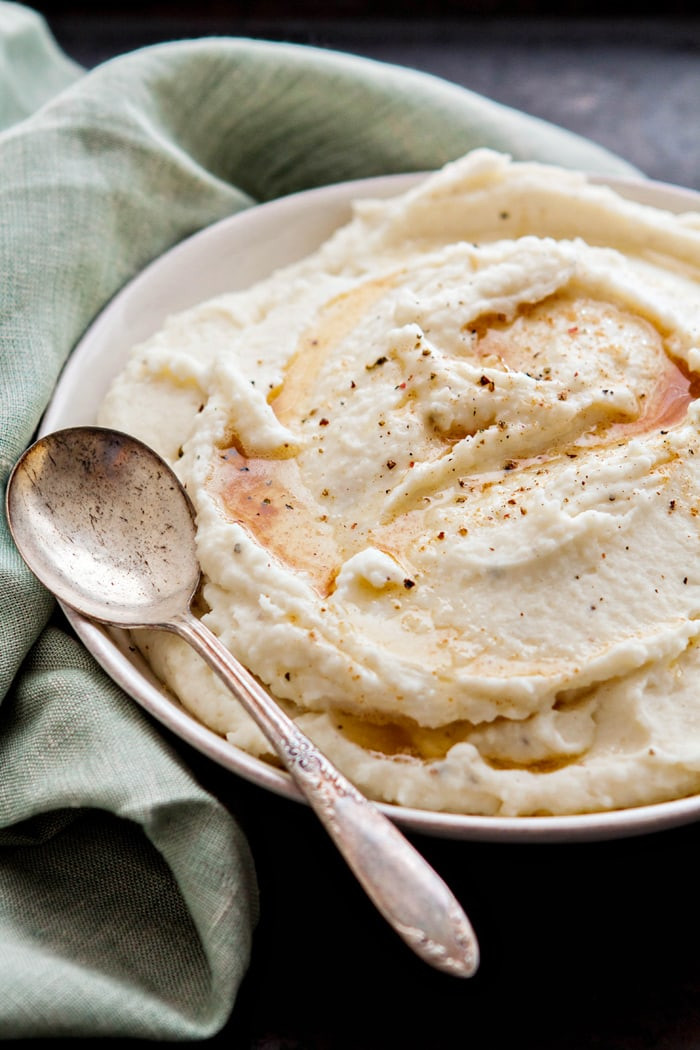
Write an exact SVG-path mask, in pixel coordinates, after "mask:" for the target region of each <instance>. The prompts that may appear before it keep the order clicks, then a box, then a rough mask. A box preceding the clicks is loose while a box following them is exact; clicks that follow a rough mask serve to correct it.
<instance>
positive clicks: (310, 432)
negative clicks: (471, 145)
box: [100, 150, 700, 815]
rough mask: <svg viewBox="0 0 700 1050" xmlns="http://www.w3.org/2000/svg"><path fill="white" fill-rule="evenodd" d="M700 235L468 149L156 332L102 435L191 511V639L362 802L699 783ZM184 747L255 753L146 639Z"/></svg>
mask: <svg viewBox="0 0 700 1050" xmlns="http://www.w3.org/2000/svg"><path fill="white" fill-rule="evenodd" d="M699 278H700V217H699V216H698V215H685V216H675V215H672V214H670V213H667V212H661V211H659V210H655V209H652V208H649V207H645V206H641V205H638V204H634V203H631V202H628V201H625V200H623V199H622V198H621V197H619V196H617V195H616V194H615V193H614V192H613V191H612V190H610V189H607V188H603V187H600V186H596V185H591V184H589V183H588V182H587V180H586V179H585V178H584V177H583V176H582V175H579V174H576V173H571V172H565V171H563V170H559V169H555V168H551V167H545V166H542V165H538V164H524V163H512V162H511V161H510V160H509V159H508V158H507V157H505V156H502V155H500V154H497V153H493V152H491V151H487V150H478V151H475V152H474V153H472V154H470V155H468V156H466V157H465V158H463V159H462V160H460V161H458V162H456V163H454V164H450V165H448V166H447V167H446V168H445V169H443V170H442V171H441V172H439V173H437V174H435V175H433V176H431V177H429V178H428V179H427V180H426V181H424V182H421V184H420V185H419V186H418V187H417V188H415V189H413V190H411V191H410V192H408V193H407V194H405V195H403V196H401V197H399V198H396V199H392V200H391V201H388V202H387V201H364V202H360V203H358V204H357V206H356V208H355V212H354V218H353V219H352V221H351V222H350V224H349V225H348V226H346V227H345V228H343V229H341V230H340V231H338V232H337V233H336V234H335V235H334V236H333V237H332V238H331V239H330V240H329V241H328V242H327V243H326V244H324V245H323V247H321V248H320V249H319V250H318V251H317V252H316V253H315V254H314V255H313V256H311V257H310V258H308V259H306V260H304V261H303V262H301V263H298V264H295V265H293V266H291V267H288V268H286V269H284V270H282V271H279V272H277V273H275V274H273V275H272V276H271V277H270V278H269V279H268V280H265V281H263V282H262V283H260V284H258V285H256V286H255V287H254V288H252V289H250V290H249V291H246V292H242V293H236V294H230V295H223V296H220V297H218V298H217V299H215V300H213V301H211V302H208V303H205V304H203V305H201V306H199V307H196V308H194V309H191V310H188V311H186V312H184V313H182V314H180V315H178V316H174V317H172V318H171V319H170V320H169V321H168V322H167V324H166V325H165V327H164V328H163V330H162V331H160V332H159V333H158V334H156V335H155V336H154V337H153V338H151V339H150V340H149V341H147V342H146V343H144V344H142V345H140V346H138V347H136V348H135V349H134V351H133V353H132V354H131V357H130V359H129V362H128V364H127V366H126V368H125V370H124V371H123V373H122V374H121V375H120V377H119V378H118V379H117V381H116V382H115V384H114V385H113V387H112V389H111V391H110V393H109V395H108V397H107V399H106V401H105V403H104V405H103V406H102V409H101V413H100V422H101V423H102V424H105V425H110V426H115V427H118V428H120V429H123V430H127V431H130V432H132V433H134V434H136V435H138V436H139V437H141V438H143V439H144V440H145V441H147V442H149V443H150V444H151V445H153V446H154V447H155V448H157V449H158V450H159V451H160V452H161V453H162V454H163V455H164V456H165V457H166V458H167V459H168V460H169V461H170V462H171V463H172V464H173V465H174V466H175V469H176V470H177V472H178V474H179V476H180V477H181V479H182V480H183V482H184V483H185V484H186V486H187V489H188V492H189V494H190V496H191V498H192V500H193V501H194V505H195V507H196V511H197V526H198V552H199V557H200V560H201V564H202V568H203V572H204V577H205V583H204V586H203V589H202V595H201V610H202V615H203V617H204V619H205V620H206V622H207V623H208V625H209V626H210V627H211V628H212V630H214V632H215V633H216V634H218V635H219V636H220V637H221V638H222V639H223V641H224V642H225V644H226V645H227V646H229V647H230V648H231V650H232V651H233V652H235V654H236V655H237V656H238V657H239V658H240V659H241V660H242V661H243V662H244V663H245V664H246V665H247V666H248V667H249V668H250V669H251V670H252V671H253V672H254V673H255V674H256V675H258V676H259V677H260V678H261V679H262V681H263V682H265V683H266V684H267V685H268V686H269V688H270V689H271V690H272V692H273V693H274V694H275V696H276V697H278V698H279V700H280V702H282V703H283V705H284V706H285V708H286V709H287V710H289V711H290V713H291V714H292V715H293V716H294V717H295V718H296V719H297V720H298V722H299V724H300V725H301V726H302V728H303V729H304V730H305V731H306V732H307V733H308V734H309V735H310V736H311V737H312V738H314V739H315V740H316V741H317V742H318V744H319V745H320V746H321V747H322V748H323V749H324V750H326V752H327V753H328V754H329V755H330V756H331V757H332V758H333V759H334V760H335V761H336V762H337V763H338V764H339V765H340V766H341V767H342V768H343V769H344V770H345V771H346V772H347V773H348V774H349V776H350V777H352V778H353V779H354V780H355V781H356V782H357V783H358V785H359V786H360V787H361V788H362V789H363V790H364V791H366V792H368V793H369V794H370V795H372V796H373V797H375V798H378V799H382V800H386V801H389V802H396V803H399V804H403V805H407V806H415V807H424V808H429V809H435V810H446V811H454V812H463V813H477V814H500V815H517V814H523V815H524V814H544V813H546V814H551V813H577V812H585V811H595V810H601V809H608V808H616V807H622V806H633V805H638V804H641V803H647V802H654V801H659V800H663V799H668V798H673V797H677V796H682V795H686V794H690V793H694V792H696V791H698V790H699V789H700V648H699V646H698V634H699V632H700V561H699V558H698V552H699V551H700V524H699V521H700V519H699V517H698V515H699V513H700V477H699V471H698V464H700V441H699V440H698V426H699V421H700V404H699V403H698V401H696V400H695V398H696V395H697V394H698V391H700V386H698V380H697V376H696V370H697V369H699V368H700V285H699V283H698V282H699ZM140 644H141V646H142V648H143V650H144V652H145V653H146V655H147V657H148V659H149V660H150V662H151V663H152V666H153V667H154V669H155V671H156V673H157V674H158V675H159V676H160V677H161V678H162V679H163V680H164V681H165V682H166V683H167V684H168V686H169V687H170V688H171V689H172V690H173V691H174V692H175V693H176V694H177V695H178V696H179V697H180V698H181V700H182V702H183V703H184V704H185V705H186V706H187V707H188V708H189V709H190V710H191V711H192V712H193V713H194V714H195V715H196V716H197V717H198V718H200V719H201V720H202V721H203V722H205V723H207V724H208V725H209V726H211V727H212V728H213V729H215V730H216V731H218V732H220V733H222V734H225V735H226V736H227V737H228V738H229V740H230V741H231V742H232V743H233V744H235V745H237V746H239V747H241V748H243V749H245V750H247V751H250V752H252V753H253V754H256V755H261V756H267V755H268V753H269V747H268V745H267V744H266V742H265V740H264V738H263V737H262V735H261V734H260V733H259V731H258V730H257V729H256V728H255V726H254V725H253V724H252V722H251V721H250V720H249V718H248V717H247V716H246V715H245V714H244V713H243V712H242V711H241V710H240V708H239V706H238V705H237V704H236V702H235V701H233V700H232V699H231V698H230V697H229V695H228V694H227V693H226V692H225V691H224V690H223V688H222V687H221V686H220V685H219V684H218V683H217V681H216V680H215V679H214V678H213V676H212V674H211V672H210V671H209V670H208V669H207V668H206V667H205V666H204V665H203V664H202V662H201V661H200V660H199V658H198V657H197V656H195V655H194V654H193V653H192V652H191V650H190V649H189V648H188V647H187V646H186V645H185V644H184V643H181V642H180V641H178V640H177V639H176V638H174V637H172V636H170V635H166V634H158V635H155V636H154V635H144V636H143V637H141V638H140Z"/></svg>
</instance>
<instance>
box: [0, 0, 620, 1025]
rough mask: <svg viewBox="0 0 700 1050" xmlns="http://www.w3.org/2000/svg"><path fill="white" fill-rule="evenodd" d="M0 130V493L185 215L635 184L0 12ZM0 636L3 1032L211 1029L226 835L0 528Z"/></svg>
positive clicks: (264, 56) (243, 849)
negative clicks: (471, 183) (334, 185)
mask: <svg viewBox="0 0 700 1050" xmlns="http://www.w3.org/2000/svg"><path fill="white" fill-rule="evenodd" d="M0 123H2V125H3V127H4V130H1V131H0V172H1V173H2V174H1V177H0V420H1V421H0V470H1V471H2V482H3V486H4V484H5V482H6V480H7V476H8V473H9V471H10V469H11V466H12V464H13V463H14V461H15V460H16V458H17V457H18V456H19V454H20V453H21V451H22V449H23V448H24V447H25V446H26V445H27V444H28V442H29V441H30V439H31V437H32V435H33V433H34V431H35V429H36V427H37V424H38V423H39V420H40V417H41V414H42V412H43V410H44V408H45V406H46V404H47V402H48V401H49V399H50V397H51V393H52V389H53V387H54V384H55V382H56V379H57V377H58V374H59V371H60V369H61V367H62V365H63V363H64V362H65V360H66V358H67V357H68V355H69V354H70V352H71V349H72V347H73V346H74V345H75V343H76V341H77V340H78V338H79V337H80V335H81V333H82V332H83V331H84V330H85V328H86V326H87V325H88V324H89V323H90V322H91V320H92V319H93V318H94V317H95V315H96V314H97V313H98V312H99V310H100V309H101V308H102V307H103V306H104V305H105V304H106V303H107V302H108V300H109V299H110V297H111V296H113V295H114V293H115V292H116V291H117V290H118V289H119V288H120V287H121V286H122V285H123V284H124V282H125V281H127V280H128V279H129V278H130V277H132V276H133V275H134V274H136V273H137V272H138V271H139V270H140V269H141V268H142V267H143V266H144V265H145V264H146V263H148V262H149V260H151V259H153V258H154V257H155V256H157V255H158V254H159V253H161V252H163V251H164V250H165V249H167V248H168V247H170V246H171V245H173V244H174V243H176V242H177V241H179V240H181V239H182V238H183V237H185V236H187V235H188V234H190V233H192V232H194V231H195V230H198V229H200V228H201V227H202V226H205V225H206V224H208V223H211V222H213V221H214V220H217V219H220V218H222V217H223V216H226V215H229V214H230V213H232V212H235V211H237V210H240V209H242V208H246V207H249V206H250V205H251V204H254V203H255V202H257V201H262V200H269V199H270V198H274V197H277V196H279V195H282V194H285V193H290V192H292V191H295V190H299V189H304V188H309V187H312V186H317V185H320V184H324V183H330V182H335V181H339V180H342V179H347V178H357V177H360V176H369V175H376V174H381V173H389V172H396V171H404V170H417V169H423V168H434V167H436V166H438V165H441V164H443V163H444V162H445V161H447V160H448V159H450V158H453V157H456V156H458V155H459V154H461V153H463V152H466V151H467V150H468V149H470V148H471V147H474V146H478V145H488V146H492V147H494V148H497V149H501V150H504V151H507V152H509V153H511V154H513V155H514V156H516V157H524V158H533V159H539V160H547V161H554V162H559V163H562V164H567V165H569V166H573V167H583V168H586V169H589V170H597V171H600V172H608V173H625V172H629V171H630V170H631V169H630V168H629V166H628V165H626V164H624V163H623V162H622V161H620V160H618V159H617V158H615V157H613V156H611V155H610V154H608V153H606V152H605V151H604V150H602V149H600V148H599V147H597V146H595V145H593V144H592V143H589V142H585V141H582V140H581V139H579V138H577V137H575V136H573V135H571V134H569V133H567V132H564V131H562V130H560V129H557V128H553V127H551V126H549V125H546V124H544V123H542V122H540V121H537V120H535V119H533V118H531V117H528V116H525V115H524V114H520V113H516V112H513V111H512V110H509V109H506V108H504V107H502V106H499V105H497V104H495V103H493V102H491V101H489V100H486V99H483V98H480V97H478V96H475V95H474V94H472V93H470V92H468V91H466V90H463V89H461V88H458V87H456V86H454V85H451V84H449V83H447V82H443V81H441V80H439V79H436V78H434V77H429V76H426V75H423V74H418V73H415V72H413V71H410V70H407V69H400V68H397V67H392V66H386V65H382V64H380V63H376V62H371V61H368V60H363V59H358V58H353V57H350V56H347V55H341V54H335V53H331V52H324V51H322V50H317V49H313V48H304V47H299V46H289V45H282V44H270V43H265V42H262V41H254V40H241V39H227V38H224V39H203V40H198V41H183V42H176V43H172V44H165V45H159V46H156V47H152V48H147V49H144V50H141V51H138V52H135V53H132V54H128V55H125V56H122V57H119V58H117V59H115V60H113V61H110V62H107V63H105V64H104V65H103V66H101V67H99V68H97V69H95V70H93V71H92V72H89V73H84V72H83V71H82V70H81V69H79V68H78V67H77V66H76V65H75V64H74V63H72V62H71V61H69V60H68V59H67V58H66V57H65V56H64V55H62V54H61V53H60V51H59V49H58V48H57V46H56V45H55V43H54V42H53V40H52V38H51V36H50V34H49V32H48V30H47V28H46V26H45V24H44V22H43V20H42V19H41V18H40V17H39V16H38V15H37V14H36V13H34V12H32V11H31V10H29V9H27V8H24V7H21V6H19V5H16V4H10V3H0ZM0 624H1V630H2V639H3V641H2V652H1V653H0V699H1V700H2V703H1V705H0V943H2V945H3V951H2V952H1V953H0V1038H5V1039H8V1038H18V1037H36V1036H42V1035H49V1036H60V1035H63V1036H66V1035H68V1036H87V1035H91V1036H98V1037H104V1036H131V1037H141V1038H152V1039H197V1038H205V1037H206V1036H209V1035H211V1034H212V1033H214V1032H216V1031H217V1030H219V1029H220V1028H221V1027H222V1026H223V1024H224V1023H225V1021H226V1019H227V1017H228V1016H229V1013H230V1011H231V1009H232V1007H233V1005H234V1003H235V997H236V993H237V990H238V988H239V985H240V982H241V979H242V976H243V974H244V973H245V970H246V966H247V963H248V960H249V951H250V944H251V936H252V931H253V928H254V924H255V918H256V907H257V903H256V888H255V876H254V870H253V865H252V861H251V858H250V856H249V852H248V848H247V845H246V842H245V840H244V839H243V836H242V835H241V833H240V831H239V829H238V827H237V825H236V823H235V822H234V820H233V819H232V817H231V815H230V814H229V813H228V812H227V811H226V809H225V808H224V807H222V806H221V805H220V804H219V803H218V802H217V801H216V800H215V799H214V798H212V797H211V796H210V795H209V794H207V793H206V792H205V791H204V790H203V789H202V787H201V786H200V785H199V784H198V783H197V782H196V780H195V779H194V777H193V776H192V775H191V773H190V772H189V771H188V770H187V769H186V768H184V766H183V763H182V761H181V759H180V758H179V757H178V756H177V754H175V753H173V751H172V750H171V748H170V746H169V745H168V744H167V743H166V742H165V740H164V739H163V737H162V735H161V734H160V733H159V731H158V730H157V729H155V728H154V727H153V726H152V725H151V724H150V722H149V721H148V720H147V719H146V717H145V715H143V714H142V713H141V712H140V711H139V709H137V707H136V705H135V704H133V703H132V702H131V701H130V700H128V699H127V698H126V697H125V696H124V695H123V694H122V693H121V692H120V691H119V689H118V688H117V687H116V686H114V685H113V684H112V683H111V682H110V681H109V680H108V679H107V678H106V677H105V675H104V674H103V673H102V672H101V671H100V670H99V669H98V668H97V666H96V665H95V663H94V662H93V661H92V658H91V657H90V656H89V655H88V654H87V653H86V652H85V651H84V650H83V649H82V648H81V646H80V645H79V644H78V642H77V641H76V640H75V639H74V637H72V636H71V634H70V632H69V630H68V629H67V628H66V627H65V624H64V622H63V621H62V620H61V619H60V617H57V616H53V620H52V602H51V600H50V599H49V597H48V596H47V594H46V593H45V592H44V591H43V590H42V588H41V587H40V586H39V585H38V584H37V583H36V581H35V580H34V578H33V577H32V575H31V574H30V573H29V572H28V570H27V569H26V568H25V567H24V564H23V563H22V562H21V559H20V558H19V556H18V555H17V553H16V551H15V549H14V547H13V545H12V542H11V540H10V537H9V534H8V531H7V527H6V523H5V521H4V516H3V518H2V521H1V522H0ZM234 790H235V785H232V791H234Z"/></svg>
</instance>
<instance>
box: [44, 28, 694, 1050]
mask: <svg viewBox="0 0 700 1050" xmlns="http://www.w3.org/2000/svg"><path fill="white" fill-rule="evenodd" d="M50 23H51V25H52V27H53V29H54V31H55V33H56V36H57V38H58V40H59V41H60V42H61V43H62V45H63V46H64V47H65V49H66V50H67V51H68V52H69V53H70V54H71V55H73V57H75V58H77V59H78V60H79V61H81V62H82V63H84V64H85V65H87V66H91V65H94V64H96V63H97V62H99V61H101V60H103V59H105V58H108V57H110V56H111V55H113V54H116V53H119V52H122V51H124V50H129V49H131V48H133V47H136V46H141V45H143V44H149V43H153V42H156V41H159V40H164V39H175V38H179V37H186V36H195V35H202V34H204V33H209V32H216V33H226V34H231V35H237V34H244V35H247V36H259V37H265V38H268V39H285V40H292V41H296V42H301V43H311V44H315V45H320V46H327V47H333V48H336V49H339V50H346V51H352V52H355V53H360V54H365V55H370V56H372V57H375V58H380V59H385V60H389V61H393V62H398V63H400V64H405V65H409V66H413V67H416V68H419V69H424V70H427V71H429V72H432V73H436V74H438V75H442V76H445V77H447V78H448V79H451V80H454V81H457V82H459V83H461V84H464V85H466V86H467V87H469V88H472V89H474V90H476V91H479V92H482V93H484V94H487V95H489V96H491V97H492V98H495V99H498V100H500V101H502V102H505V103H507V104H510V105H513V106H515V107H518V108H521V109H524V110H527V111H529V112H530V113H534V114H537V115H539V116H542V117H545V118H547V119H550V120H553V121H555V122H556V123H559V124H561V125H563V126H565V127H568V128H571V129H572V130H574V131H578V132H580V133H582V134H584V135H587V136H589V137H590V138H592V139H594V140H596V141H597V142H600V143H602V144H604V145H606V146H608V147H610V148H611V149H614V150H616V151H617V152H618V153H620V154H621V155H623V156H624V157H626V158H627V159H628V160H630V161H632V162H633V163H635V164H636V165H638V166H639V167H640V168H641V169H642V170H644V171H645V172H646V173H647V174H649V175H651V176H652V177H655V178H658V179H662V180H666V181H669V182H676V183H680V184H683V185H687V186H692V187H695V188H697V189H700V117H699V115H698V114H699V112H700V109H699V100H700V24H699V23H698V21H695V20H691V19H682V18H677V19H676V20H675V21H670V20H663V19H660V20H656V21H653V22H652V21H641V20H625V21H624V22H622V21H610V20H607V21H596V20H588V21H586V20H579V21H575V20H566V19H565V20H555V19H544V20H543V19H532V18H531V19H519V20H518V19H516V20H498V21H496V20H488V19H486V20H477V21H473V20H472V21H468V20H456V19H452V20H449V21H445V20H434V21H430V20H427V21H426V20H420V21H418V20H416V21H385V22H381V21H378V20H371V19H367V20H363V21H353V20H340V19H333V20H328V21H309V20H307V21H305V22H304V23H300V22H294V21H287V22H280V21H279V19H276V20H269V21H267V22H264V21H260V20H255V19H253V18H247V19H244V18H239V19H234V18H229V19H222V18H218V19H213V20H212V19H211V18H208V19H206V20H202V19H199V20H197V19H196V18H195V17H194V16H189V17H185V16H182V15H180V16H178V17H177V18H175V17H170V18H166V17H165V16H162V17H159V18H157V17H150V18H148V17H145V16H144V17H142V18H137V17H131V18H128V17H124V16H121V17H116V16H109V15H108V16H104V17H103V16H102V15H99V16H98V15H95V16H94V17H91V16H87V15H82V16H80V17H76V16H70V15H66V14H65V13H64V14H60V13H52V14H50ZM181 750H182V752H183V754H184V755H185V757H186V759H187V760H188V761H189V762H190V763H191V764H192V766H193V767H194V768H195V770H196V772H197V773H198V775H199V777H200V779H201V780H202V782H203V783H204V784H205V785H206V786H207V787H209V788H210V789H211V790H212V791H213V792H214V793H215V794H217V795H218V796H219V797H220V798H221V799H223V800H224V801H225V802H226V804H227V805H228V806H230V808H231V809H232V810H233V812H234V813H235V814H236V815H237V817H238V818H239V820H240V821H241V823H242V825H243V827H244V829H245V830H246V832H247V834H248V836H249V839H250V842H251V845H252V848H253V853H254V856H255V858H256V863H257V870H258V877H259V883H260V890H261V908H262V917H261V921H260V925H259V927H258V930H257V933H256V937H255V944H254V956H253V961H252V965H251V967H250V970H249V973H248V976H247V978H246V980H245V982H244V985H243V987H242V989H241V993H240V996H239V1000H238V1003H237V1005H236V1008H235V1011H234V1014H233V1017H232V1019H231V1021H230V1024H229V1025H228V1026H227V1028H226V1029H225V1030H224V1032H222V1033H221V1034H220V1035H219V1036H217V1037H216V1038H215V1039H214V1040H212V1041H211V1042H212V1044H213V1045H214V1046H216V1047H227V1048H232V1050H241V1048H242V1050H394V1048H395V1050H448V1048H449V1050H454V1048H457V1047H470V1048H473V1050H500V1048H508V1050H650V1048H658V1050H662V1048H663V1050H698V1048H700V953H698V950H697V947H696V942H697V941H698V940H699V939H700V907H699V906H698V899H697V896H696V894H697V891H698V878H697V867H698V864H697V857H698V845H699V844H700V829H698V828H697V827H695V826H690V827H687V828H681V829H677V830H671V831H666V832H663V833H657V834H654V835H646V836H641V837H638V838H634V839H628V840H624V841H616V842H603V843H596V844H565V845H562V844H558V845H556V844H545V845H537V846H534V845H499V844H487V843H467V842H453V841H444V840H439V839H431V838H428V837H422V836H414V841H415V842H416V843H417V845H418V846H419V848H420V849H421V850H422V851H423V852H424V853H425V855H426V856H427V857H428V859H429V860H430V861H431V862H432V863H433V865H434V866H435V867H436V868H437V869H438V870H439V871H440V872H441V873H442V874H443V876H444V877H445V878H446V879H447V881H448V882H449V883H450V885H451V886H452V887H453V889H454V890H455V891H456V892H457V894H458V896H459V897H460V899H461V900H462V901H463V903H464V904H465V906H466V908H467V910H468V912H469V914H470V916H471V917H472V920H473V922H474V925H475V927H476V929H477V931H478V934H479V937H480V940H481V944H482V966H481V969H480V972H479V973H478V975H477V976H476V977H475V978H474V979H473V980H472V981H469V982H460V981H458V980H456V979H452V978H448V977H444V976H442V975H440V974H437V973H434V972H432V971H430V970H428V968H427V967H425V966H424V965H423V964H421V963H419V962H418V961H417V960H415V959H414V958H413V957H412V956H411V955H410V954H409V952H408V951H407V950H406V949H405V948H404V946H403V945H402V944H401V943H400V942H399V940H398V938H397V937H396V935H395V934H394V933H393V932H392V931H390V930H389V929H388V928H387V927H386V926H385V925H384V923H383V922H382V920H380V919H379V918H378V916H377V915H375V913H374V911H373V909H372V907H371V906H370V905H369V904H368V903H367V901H366V899H365V898H364V896H363V894H362V893H361V891H360V890H359V889H358V887H357V886H356V885H355V883H354V881H353V879H352V877H351V876H350V875H349V874H348V872H347V871H346V869H345V867H344V865H343V863H342V862H341V861H340V859H339V858H338V857H337V856H336V854H335V851H334V849H333V847H332V846H331V845H330V843H329V842H328V841H327V839H326V836H325V834H324V833H323V832H322V831H321V830H320V829H319V827H318V826H317V823H316V820H315V818H314V817H312V816H311V814H310V813H309V812H308V811H307V810H306V809H305V808H303V807H301V806H299V805H296V804H294V803H291V802H287V801H284V800H281V799H278V798H276V797H273V796H270V795H268V794H266V793H265V792H263V791H261V790H260V789H258V788H256V787H255V786H253V785H250V784H247V783H245V782H243V781H240V780H238V779H237V778H235V777H233V776H232V775H230V774H227V773H224V772H223V771H221V770H219V769H217V768H216V767H214V766H213V765H212V764H210V763H209V762H207V761H206V760H204V759H202V758H200V757H198V756H197V755H196V754H194V753H193V752H190V751H189V749H188V748H186V747H182V748H181ZM47 1045H48V1044H47ZM51 1045H54V1046H55V1043H53V1044H51ZM144 1045H145V1044H144ZM180 1045H182V1044H180Z"/></svg>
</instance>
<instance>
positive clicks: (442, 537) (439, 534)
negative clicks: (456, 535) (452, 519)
mask: <svg viewBox="0 0 700 1050" xmlns="http://www.w3.org/2000/svg"><path fill="white" fill-rule="evenodd" d="M437 538H438V539H439V540H444V538H445V533H444V532H442V531H440V532H438V534H437Z"/></svg>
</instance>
